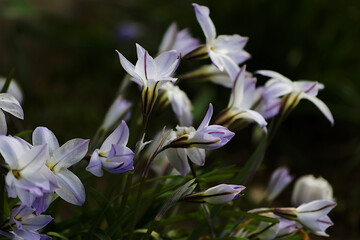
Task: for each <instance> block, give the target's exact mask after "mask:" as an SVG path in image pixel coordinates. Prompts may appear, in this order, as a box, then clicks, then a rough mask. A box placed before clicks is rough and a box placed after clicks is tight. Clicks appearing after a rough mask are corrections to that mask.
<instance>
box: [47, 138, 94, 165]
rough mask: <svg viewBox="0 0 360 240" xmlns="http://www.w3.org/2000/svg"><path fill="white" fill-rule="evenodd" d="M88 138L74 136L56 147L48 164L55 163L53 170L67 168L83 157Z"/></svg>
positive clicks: (86, 149)
mask: <svg viewBox="0 0 360 240" xmlns="http://www.w3.org/2000/svg"><path fill="white" fill-rule="evenodd" d="M89 142H90V140H88V139H81V138H76V139H72V140H70V141H67V142H66V143H65V144H64V145H62V146H61V147H60V148H58V149H56V150H55V151H54V153H53V156H52V158H51V162H50V163H49V164H50V165H52V164H53V165H56V166H55V168H54V170H55V171H58V170H59V169H60V168H68V167H70V166H72V165H74V164H75V163H77V162H79V161H80V160H81V159H83V158H84V156H85V155H86V153H87V151H88V146H89Z"/></svg>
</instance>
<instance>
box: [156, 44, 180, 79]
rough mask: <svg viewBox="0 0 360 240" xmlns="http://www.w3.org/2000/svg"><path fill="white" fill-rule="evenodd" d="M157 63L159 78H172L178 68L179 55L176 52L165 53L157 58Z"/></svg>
mask: <svg viewBox="0 0 360 240" xmlns="http://www.w3.org/2000/svg"><path fill="white" fill-rule="evenodd" d="M155 63H156V69H157V71H158V72H157V74H158V75H159V76H164V77H167V76H170V75H171V74H173V73H174V72H175V70H176V68H177V66H178V63H179V57H178V53H177V51H175V50H172V51H167V52H164V53H162V54H160V55H159V56H158V57H156V58H155Z"/></svg>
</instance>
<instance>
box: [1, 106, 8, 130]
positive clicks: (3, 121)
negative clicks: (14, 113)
mask: <svg viewBox="0 0 360 240" xmlns="http://www.w3.org/2000/svg"><path fill="white" fill-rule="evenodd" d="M6 133H7V125H6V118H5V114H4V112H3V111H1V110H0V135H6Z"/></svg>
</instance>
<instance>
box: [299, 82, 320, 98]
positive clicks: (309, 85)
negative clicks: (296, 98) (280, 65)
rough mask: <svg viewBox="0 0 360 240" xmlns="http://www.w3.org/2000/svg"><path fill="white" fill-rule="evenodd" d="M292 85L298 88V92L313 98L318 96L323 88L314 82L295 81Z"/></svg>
mask: <svg viewBox="0 0 360 240" xmlns="http://www.w3.org/2000/svg"><path fill="white" fill-rule="evenodd" d="M293 84H294V85H295V87H297V88H299V89H300V91H302V92H304V93H306V94H309V95H311V96H314V97H315V96H316V95H317V94H318V92H319V90H321V89H323V88H324V85H323V84H319V83H318V82H314V81H296V82H294V83H293Z"/></svg>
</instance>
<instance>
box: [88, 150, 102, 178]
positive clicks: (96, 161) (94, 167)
mask: <svg viewBox="0 0 360 240" xmlns="http://www.w3.org/2000/svg"><path fill="white" fill-rule="evenodd" d="M86 171H89V172H91V173H92V174H94V175H95V176H97V177H102V176H103V174H104V172H103V170H102V162H101V159H100V156H99V150H98V149H96V150H95V151H94V152H93V154H92V155H91V158H90V162H89V165H88V166H87V167H86Z"/></svg>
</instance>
